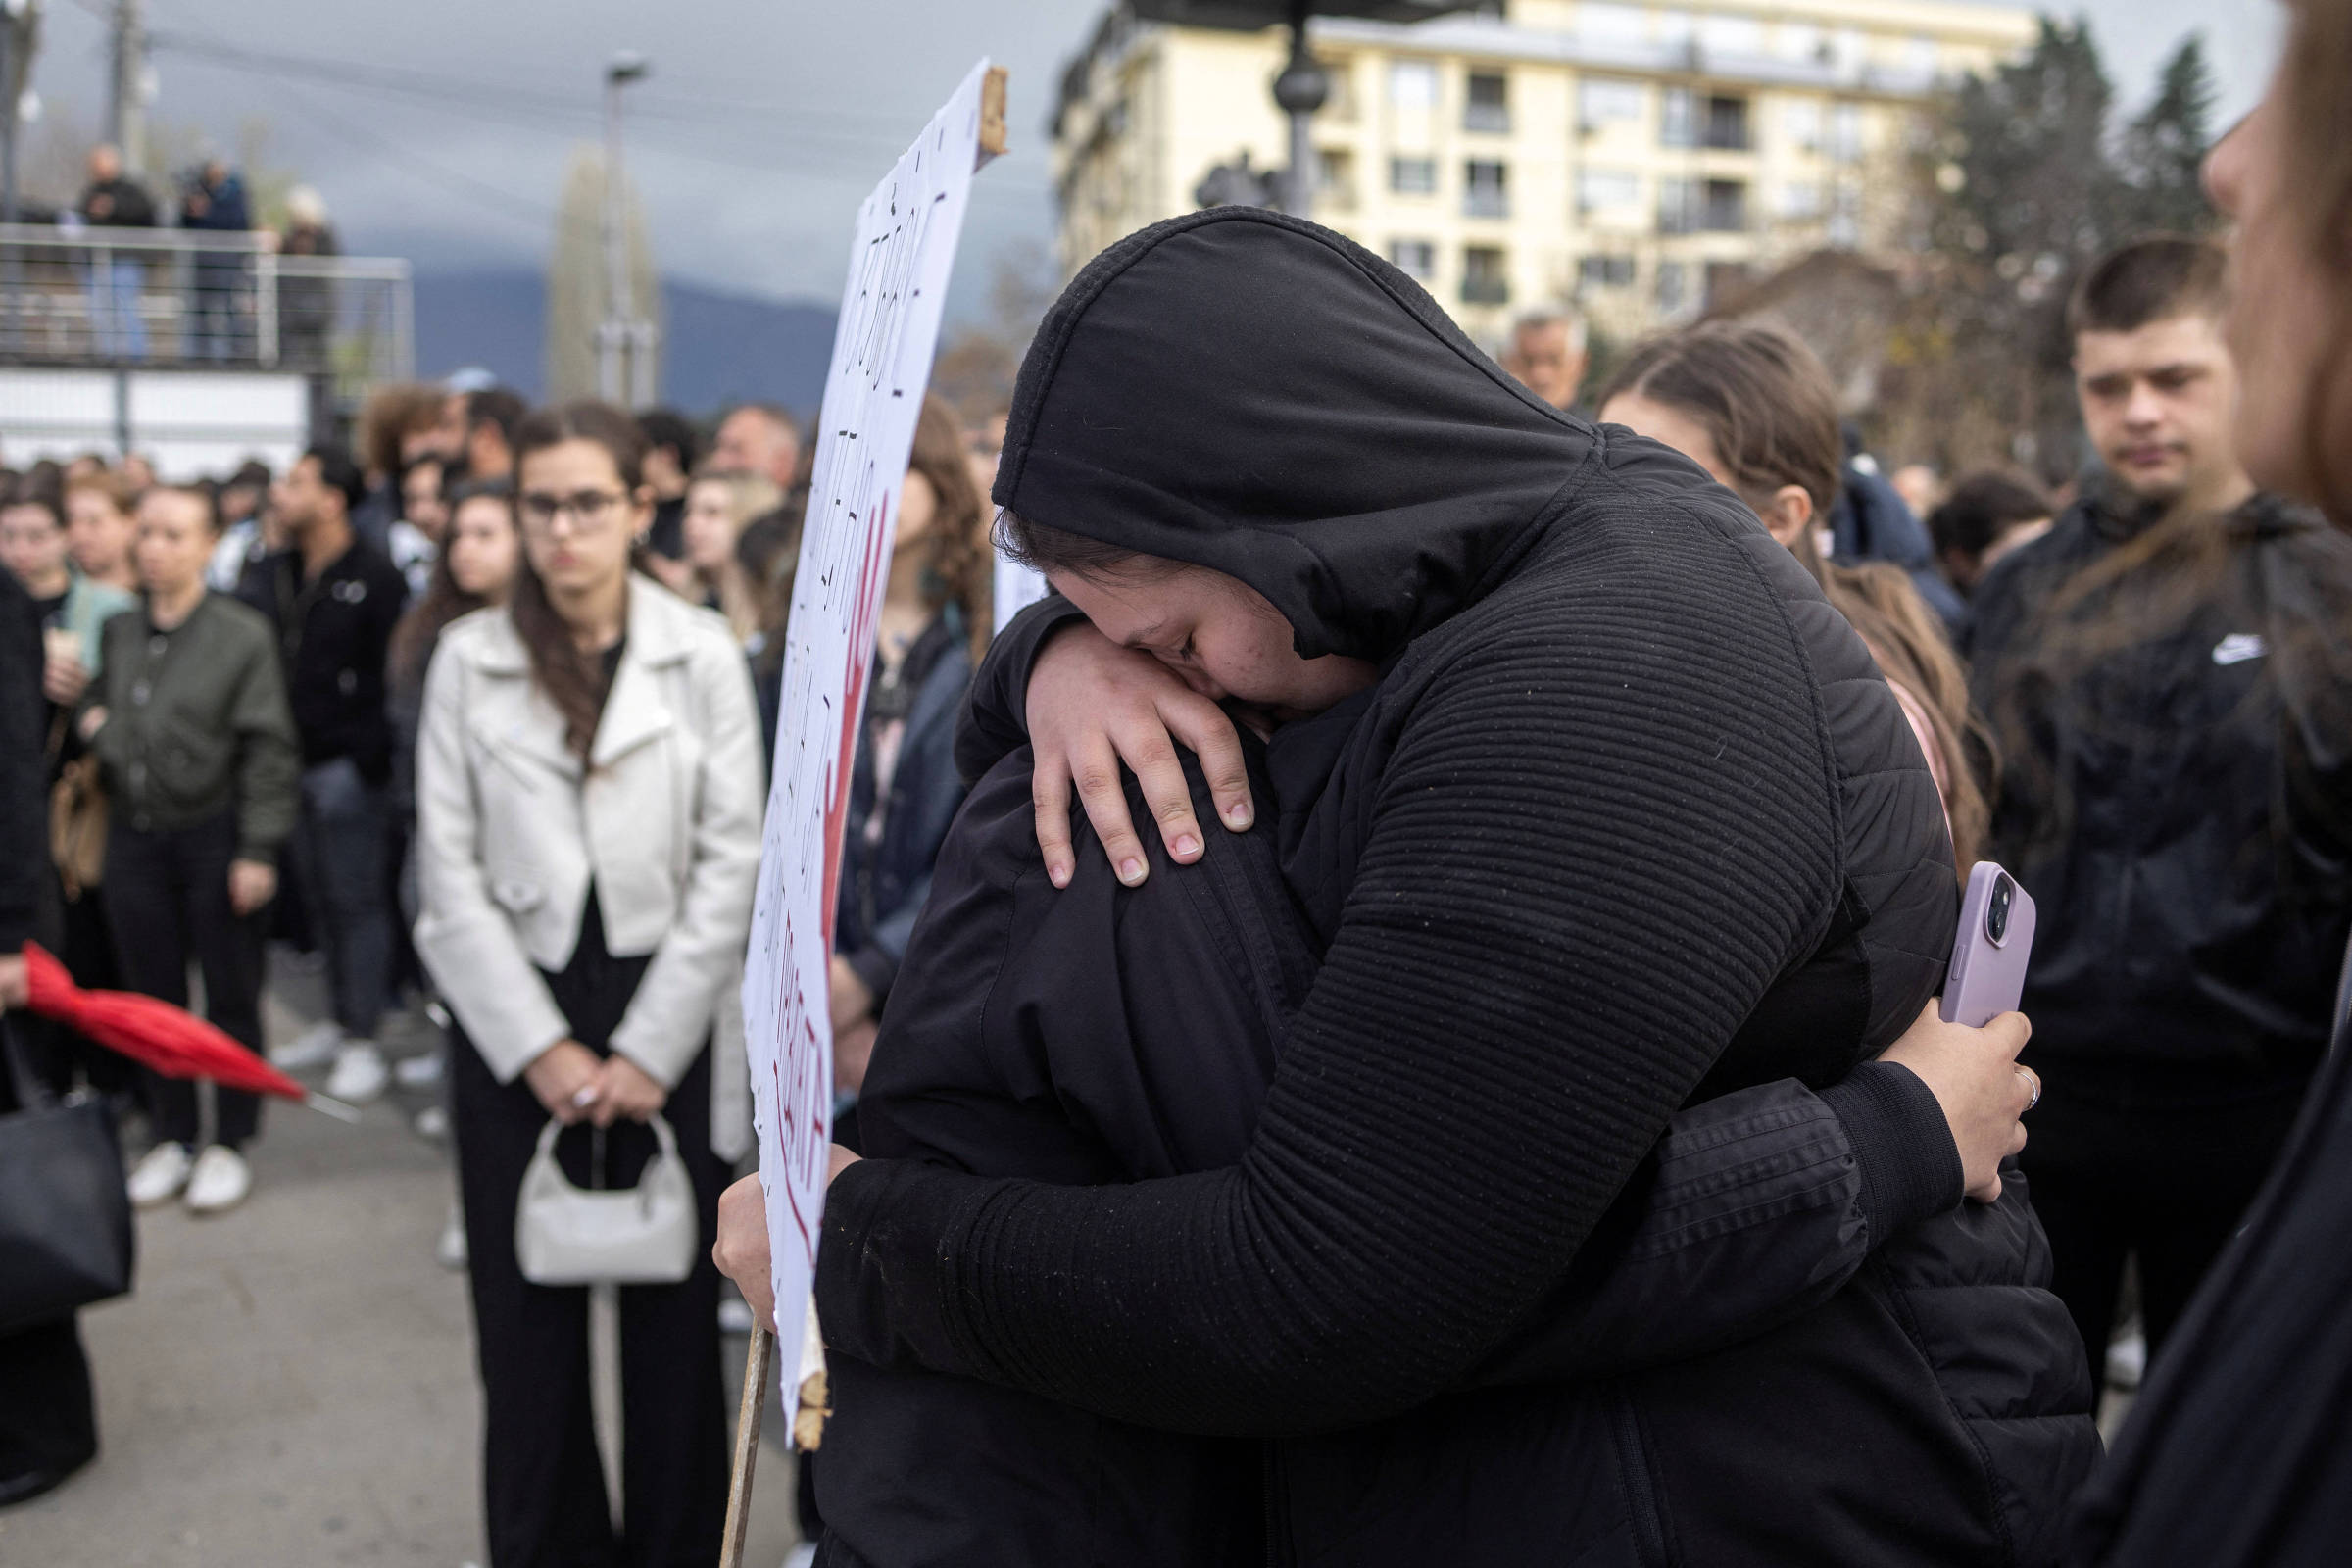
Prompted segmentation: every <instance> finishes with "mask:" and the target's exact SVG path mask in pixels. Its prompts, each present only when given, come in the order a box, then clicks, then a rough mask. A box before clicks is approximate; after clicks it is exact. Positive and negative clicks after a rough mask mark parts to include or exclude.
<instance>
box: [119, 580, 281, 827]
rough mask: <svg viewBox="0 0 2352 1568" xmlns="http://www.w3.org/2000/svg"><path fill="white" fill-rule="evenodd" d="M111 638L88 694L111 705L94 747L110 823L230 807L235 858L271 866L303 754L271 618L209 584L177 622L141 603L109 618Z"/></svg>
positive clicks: (176, 821) (176, 818)
mask: <svg viewBox="0 0 2352 1568" xmlns="http://www.w3.org/2000/svg"><path fill="white" fill-rule="evenodd" d="M105 642H106V649H105V662H104V664H103V666H102V671H103V672H102V673H101V674H100V676H99V677H98V679H97V680H96V681H95V682H93V683H92V685H91V688H90V693H89V695H88V696H87V697H86V698H84V699H83V701H84V702H85V703H87V704H89V705H90V706H93V707H103V708H104V709H105V710H106V724H105V726H104V727H103V728H101V729H100V730H99V731H98V734H97V736H96V738H95V739H93V740H92V741H91V743H90V746H91V750H93V751H95V752H96V753H97V754H98V759H99V762H100V765H101V766H102V767H103V768H104V769H105V773H106V788H107V796H108V800H109V802H110V805H111V809H112V810H113V813H114V818H113V819H114V821H115V822H116V823H118V824H121V825H124V826H129V827H133V828H137V829H139V830H141V831H154V832H169V831H172V830H173V829H176V828H184V827H193V826H195V825H196V824H197V823H199V822H202V821H205V820H207V819H208V818H210V817H213V816H217V815H219V814H220V813H221V812H222V811H224V810H228V809H232V808H233V809H235V811H236V813H237V856H238V858H240V859H247V860H260V861H262V862H264V863H265V864H272V865H273V864H275V863H276V861H277V852H278V847H279V846H280V845H282V844H284V843H285V841H286V839H287V837H288V836H289V835H291V834H292V833H293V831H294V808H295V790H296V787H297V780H298V778H299V776H300V773H301V761H300V753H299V752H298V751H297V749H296V746H295V740H294V715H293V713H292V712H291V711H289V710H288V709H287V707H286V684H285V675H284V672H283V670H282V669H281V668H280V666H279V663H278V656H277V640H276V637H275V635H274V634H273V633H272V632H271V631H270V623H269V621H268V620H266V619H264V618H263V616H262V614H261V613H260V612H258V611H256V610H254V609H252V608H251V607H250V606H247V605H241V604H239V603H237V602H236V601H235V600H233V599H229V598H226V597H224V596H223V595H221V594H215V593H208V594H206V595H205V596H204V598H203V599H201V600H199V601H198V602H197V605H196V608H195V609H194V610H193V611H191V612H190V613H189V614H188V618H187V619H186V620H184V621H181V622H180V623H179V625H178V626H177V627H175V628H173V629H172V631H169V632H159V631H157V630H156V628H155V626H154V625H153V623H152V622H150V621H149V620H148V618H147V612H146V609H145V607H144V606H142V607H141V608H139V609H138V610H135V611H132V612H129V613H124V614H121V615H117V616H116V617H115V618H114V619H113V620H110V621H108V622H107V623H106V631H105Z"/></svg>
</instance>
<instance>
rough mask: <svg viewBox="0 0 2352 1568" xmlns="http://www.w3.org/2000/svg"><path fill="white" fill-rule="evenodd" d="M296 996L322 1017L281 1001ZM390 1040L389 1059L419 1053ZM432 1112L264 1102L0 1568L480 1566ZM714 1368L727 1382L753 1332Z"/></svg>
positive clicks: (286, 1019)
mask: <svg viewBox="0 0 2352 1568" xmlns="http://www.w3.org/2000/svg"><path fill="white" fill-rule="evenodd" d="M274 956H275V955H274V954H273V957H274ZM316 991H317V986H316V982H315V981H313V982H310V983H309V984H307V985H306V984H304V983H303V982H302V980H301V979H300V978H299V977H297V978H294V979H291V980H289V981H287V982H286V983H282V984H280V985H277V986H275V987H273V994H272V998H271V1007H270V1012H271V1016H270V1026H271V1038H272V1039H289V1038H291V1037H292V1034H293V1033H294V1032H295V1031H296V1030H297V1029H299V1028H300V1026H301V1024H302V1023H303V1022H304V1021H305V1019H304V1017H303V1014H304V1013H308V1012H311V1011H313V1010H314V1009H315V1006H316V997H315V993H316ZM304 992H310V993H312V994H313V995H312V996H309V997H303V996H302V993H304ZM288 994H293V995H295V996H296V997H298V998H300V999H301V1000H303V1001H308V1002H311V1003H312V1004H313V1005H312V1006H311V1007H304V1008H301V1009H300V1010H299V1011H296V1010H294V1009H289V1008H288V1007H287V1006H286V1005H284V1002H285V998H286V997H287V996H288ZM387 1035H388V1036H390V1037H391V1038H392V1040H393V1041H394V1042H395V1044H394V1046H393V1049H395V1050H398V1049H401V1048H402V1047H403V1046H407V1047H410V1048H412V1049H414V1048H416V1047H421V1046H422V1045H423V1044H424V1040H425V1036H424V1034H423V1032H422V1031H421V1029H417V1030H416V1031H415V1032H412V1033H410V1034H408V1035H407V1036H406V1037H405V1038H404V1037H402V1036H400V1035H394V1034H393V1033H392V1031H389V1030H388V1031H387ZM423 1103H425V1102H424V1101H423V1100H420V1099H417V1098H415V1097H404V1096H402V1095H399V1094H397V1093H395V1094H393V1095H390V1096H387V1097H386V1098H385V1099H384V1100H383V1101H382V1102H379V1103H376V1104H374V1105H371V1106H369V1107H368V1110H367V1112H366V1114H365V1118H364V1120H363V1121H362V1123H361V1125H359V1126H357V1127H349V1126H345V1125H344V1124H342V1123H340V1122H337V1121H332V1120H329V1119H328V1118H327V1117H325V1116H322V1115H319V1113H317V1112H315V1111H311V1110H307V1109H304V1108H302V1107H300V1106H294V1105H287V1104H284V1103H278V1102H272V1103H270V1105H269V1107H268V1108H267V1110H266V1111H265V1113H264V1118H265V1119H264V1124H263V1131H262V1137H261V1140H260V1141H259V1143H257V1144H256V1145H255V1146H254V1147H253V1149H252V1156H253V1165H254V1173H255V1185H254V1193H253V1197H252V1198H251V1200H249V1201H247V1202H246V1203H245V1204H244V1206H243V1207H241V1208H239V1209H237V1210H235V1211H234V1212H232V1213H229V1214H226V1215H222V1216H221V1217H219V1218H215V1219H208V1220H200V1219H196V1218H193V1217H192V1216H190V1215H189V1214H188V1213H187V1212H186V1211H185V1210H184V1209H182V1208H180V1207H179V1206H178V1205H177V1204H172V1205H170V1206H167V1207H164V1208H160V1209H154V1210H149V1211H148V1212H146V1213H145V1214H142V1215H141V1216H140V1220H139V1259H138V1274H137V1281H138V1288H137V1290H136V1292H135V1293H134V1294H133V1295H131V1296H130V1297H128V1298H126V1299H123V1300H120V1301H115V1302H110V1303H108V1304H106V1305H104V1306H100V1307H96V1308H93V1309H91V1310H89V1311H87V1312H84V1313H83V1314H82V1318H81V1322H82V1334H83V1338H84V1340H85V1342H86V1343H87V1346H88V1348H89V1353H90V1361H91V1366H92V1369H93V1373H94V1375H95V1377H96V1380H97V1385H98V1395H99V1434H100V1436H99V1441H100V1444H101V1449H100V1453H99V1456H98V1459H97V1461H96V1462H95V1463H93V1464H92V1465H90V1466H89V1467H88V1468H87V1469H85V1470H83V1471H82V1472H81V1473H80V1474H78V1475H76V1476H75V1477H74V1478H73V1480H71V1481H69V1482H68V1483H67V1484H66V1485H65V1486H63V1487H61V1488H60V1489H59V1490H58V1491H56V1492H54V1493H52V1494H50V1495H47V1496H45V1497H42V1498H38V1499H36V1500H34V1501H32V1502H29V1503H26V1504H24V1505H22V1506H20V1507H17V1508H13V1509H10V1510H7V1511H6V1512H0V1564H4V1565H6V1568H148V1565H154V1568H281V1565H282V1568H312V1565H316V1564H330V1563H398V1564H410V1563H414V1564H427V1565H433V1568H459V1565H461V1564H466V1563H480V1562H482V1561H483V1560H484V1551H483V1547H482V1541H481V1523H480V1464H479V1450H480V1443H481V1414H480V1393H479V1389H478V1387H477V1385H476V1382H475V1377H474V1367H473V1338H472V1321H471V1312H470V1308H469V1307H468V1305H467V1300H466V1279H465V1276H464V1275H463V1274H456V1273H450V1272H447V1271H445V1270H443V1269H442V1268H441V1267H440V1266H439V1265H438V1264H436V1263H435V1261H434V1259H433V1242H434V1239H435V1237H436V1236H437V1235H438V1233H439V1231H440V1228H441V1224H442V1220H443V1218H444V1216H445V1215H446V1213H447V1212H448V1208H449V1204H450V1202H451V1199H452V1195H453V1193H454V1191H455V1187H454V1183H453V1180H452V1178H451V1174H450V1169H449V1165H448V1161H447V1156H446V1152H445V1151H444V1150H443V1149H442V1148H440V1147H438V1146H435V1145H432V1144H428V1143H425V1142H423V1141H422V1140H420V1139H419V1138H417V1136H416V1135H415V1133H413V1132H412V1131H411V1130H410V1126H409V1121H410V1117H411V1115H412V1114H413V1113H414V1112H415V1110H417V1108H419V1107H420V1106H421V1105H422V1104H423ZM133 1152H134V1153H135V1152H136V1151H135V1150H134V1151H133ZM722 1354H724V1355H727V1356H729V1357H730V1358H731V1376H730V1383H732V1381H733V1379H734V1377H735V1376H739V1375H740V1368H741V1366H742V1342H741V1341H740V1340H729V1341H727V1342H725V1344H724V1346H723V1348H722ZM729 1414H730V1420H731V1419H732V1406H731V1405H730V1407H729ZM792 1468H793V1467H792V1464H791V1461H790V1459H789V1457H788V1456H787V1455H785V1454H783V1453H781V1452H779V1451H776V1450H774V1449H772V1448H771V1449H770V1450H769V1451H768V1452H767V1453H766V1454H765V1455H764V1456H763V1459H762V1462H761V1466H760V1486H759V1487H758V1488H757V1489H755V1494H754V1499H755V1504H754V1505H755V1516H756V1517H755V1528H754V1530H753V1533H752V1539H751V1545H750V1549H749V1550H748V1552H747V1553H746V1558H745V1560H746V1562H747V1563H748V1564H751V1565H754V1568H776V1565H777V1564H779V1563H780V1562H781V1561H782V1560H783V1558H784V1555H785V1553H786V1552H787V1551H788V1550H789V1549H790V1548H791V1545H792V1544H793V1542H794V1541H795V1540H796V1539H797V1538H796V1535H795V1532H794V1530H793V1528H792V1497H791V1481H790V1478H791V1474H792Z"/></svg>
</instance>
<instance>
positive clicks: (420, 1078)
mask: <svg viewBox="0 0 2352 1568" xmlns="http://www.w3.org/2000/svg"><path fill="white" fill-rule="evenodd" d="M445 1070H446V1068H445V1064H444V1058H443V1056H442V1054H441V1053H440V1052H439V1051H438V1050H434V1051H427V1052H425V1053H423V1054H420V1055H415V1056H403V1057H401V1058H400V1060H398V1061H396V1062H394V1063H393V1064H392V1080H393V1082H395V1083H397V1084H399V1085H400V1087H401V1088H403V1089H431V1088H433V1087H434V1086H435V1085H437V1084H439V1083H440V1082H441V1077H442V1074H443V1072H444V1071H445Z"/></svg>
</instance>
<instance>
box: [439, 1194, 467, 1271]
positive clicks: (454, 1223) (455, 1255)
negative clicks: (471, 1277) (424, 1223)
mask: <svg viewBox="0 0 2352 1568" xmlns="http://www.w3.org/2000/svg"><path fill="white" fill-rule="evenodd" d="M433 1260H434V1261H435V1262H437V1263H439V1264H440V1265H441V1266H442V1267H443V1268H445V1269H447V1270H449V1271H450V1272H451V1273H452V1274H456V1273H460V1272H462V1271H463V1270H464V1269H465V1267H466V1215H465V1213H464V1211H463V1210H461V1209H460V1208H459V1207H458V1205H457V1204H455V1203H452V1204H450V1205H449V1218H447V1219H445V1220H443V1221H442V1222H441V1235H440V1237H439V1238H438V1239H437V1240H435V1241H434V1243H433Z"/></svg>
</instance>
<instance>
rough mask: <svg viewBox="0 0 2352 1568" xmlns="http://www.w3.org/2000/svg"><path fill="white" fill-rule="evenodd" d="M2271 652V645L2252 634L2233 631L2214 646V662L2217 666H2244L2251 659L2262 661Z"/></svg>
mask: <svg viewBox="0 0 2352 1568" xmlns="http://www.w3.org/2000/svg"><path fill="white" fill-rule="evenodd" d="M2270 651H2271V645H2270V644H2268V643H2266V642H2264V641H2263V640H2262V639H2261V638H2260V637H2258V636H2256V635H2255V634H2254V633H2252V632H2247V631H2233V632H2231V633H2230V634H2229V636H2227V637H2225V638H2223V639H2222V640H2221V641H2220V642H2218V643H2215V644H2214V645H2213V662H2215V663H2217V664H2242V663H2244V662H2246V661H2247V660H2249V659H2260V658H2261V657H2262V656H2263V655H2265V654H2267V653H2269V652H2270Z"/></svg>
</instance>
